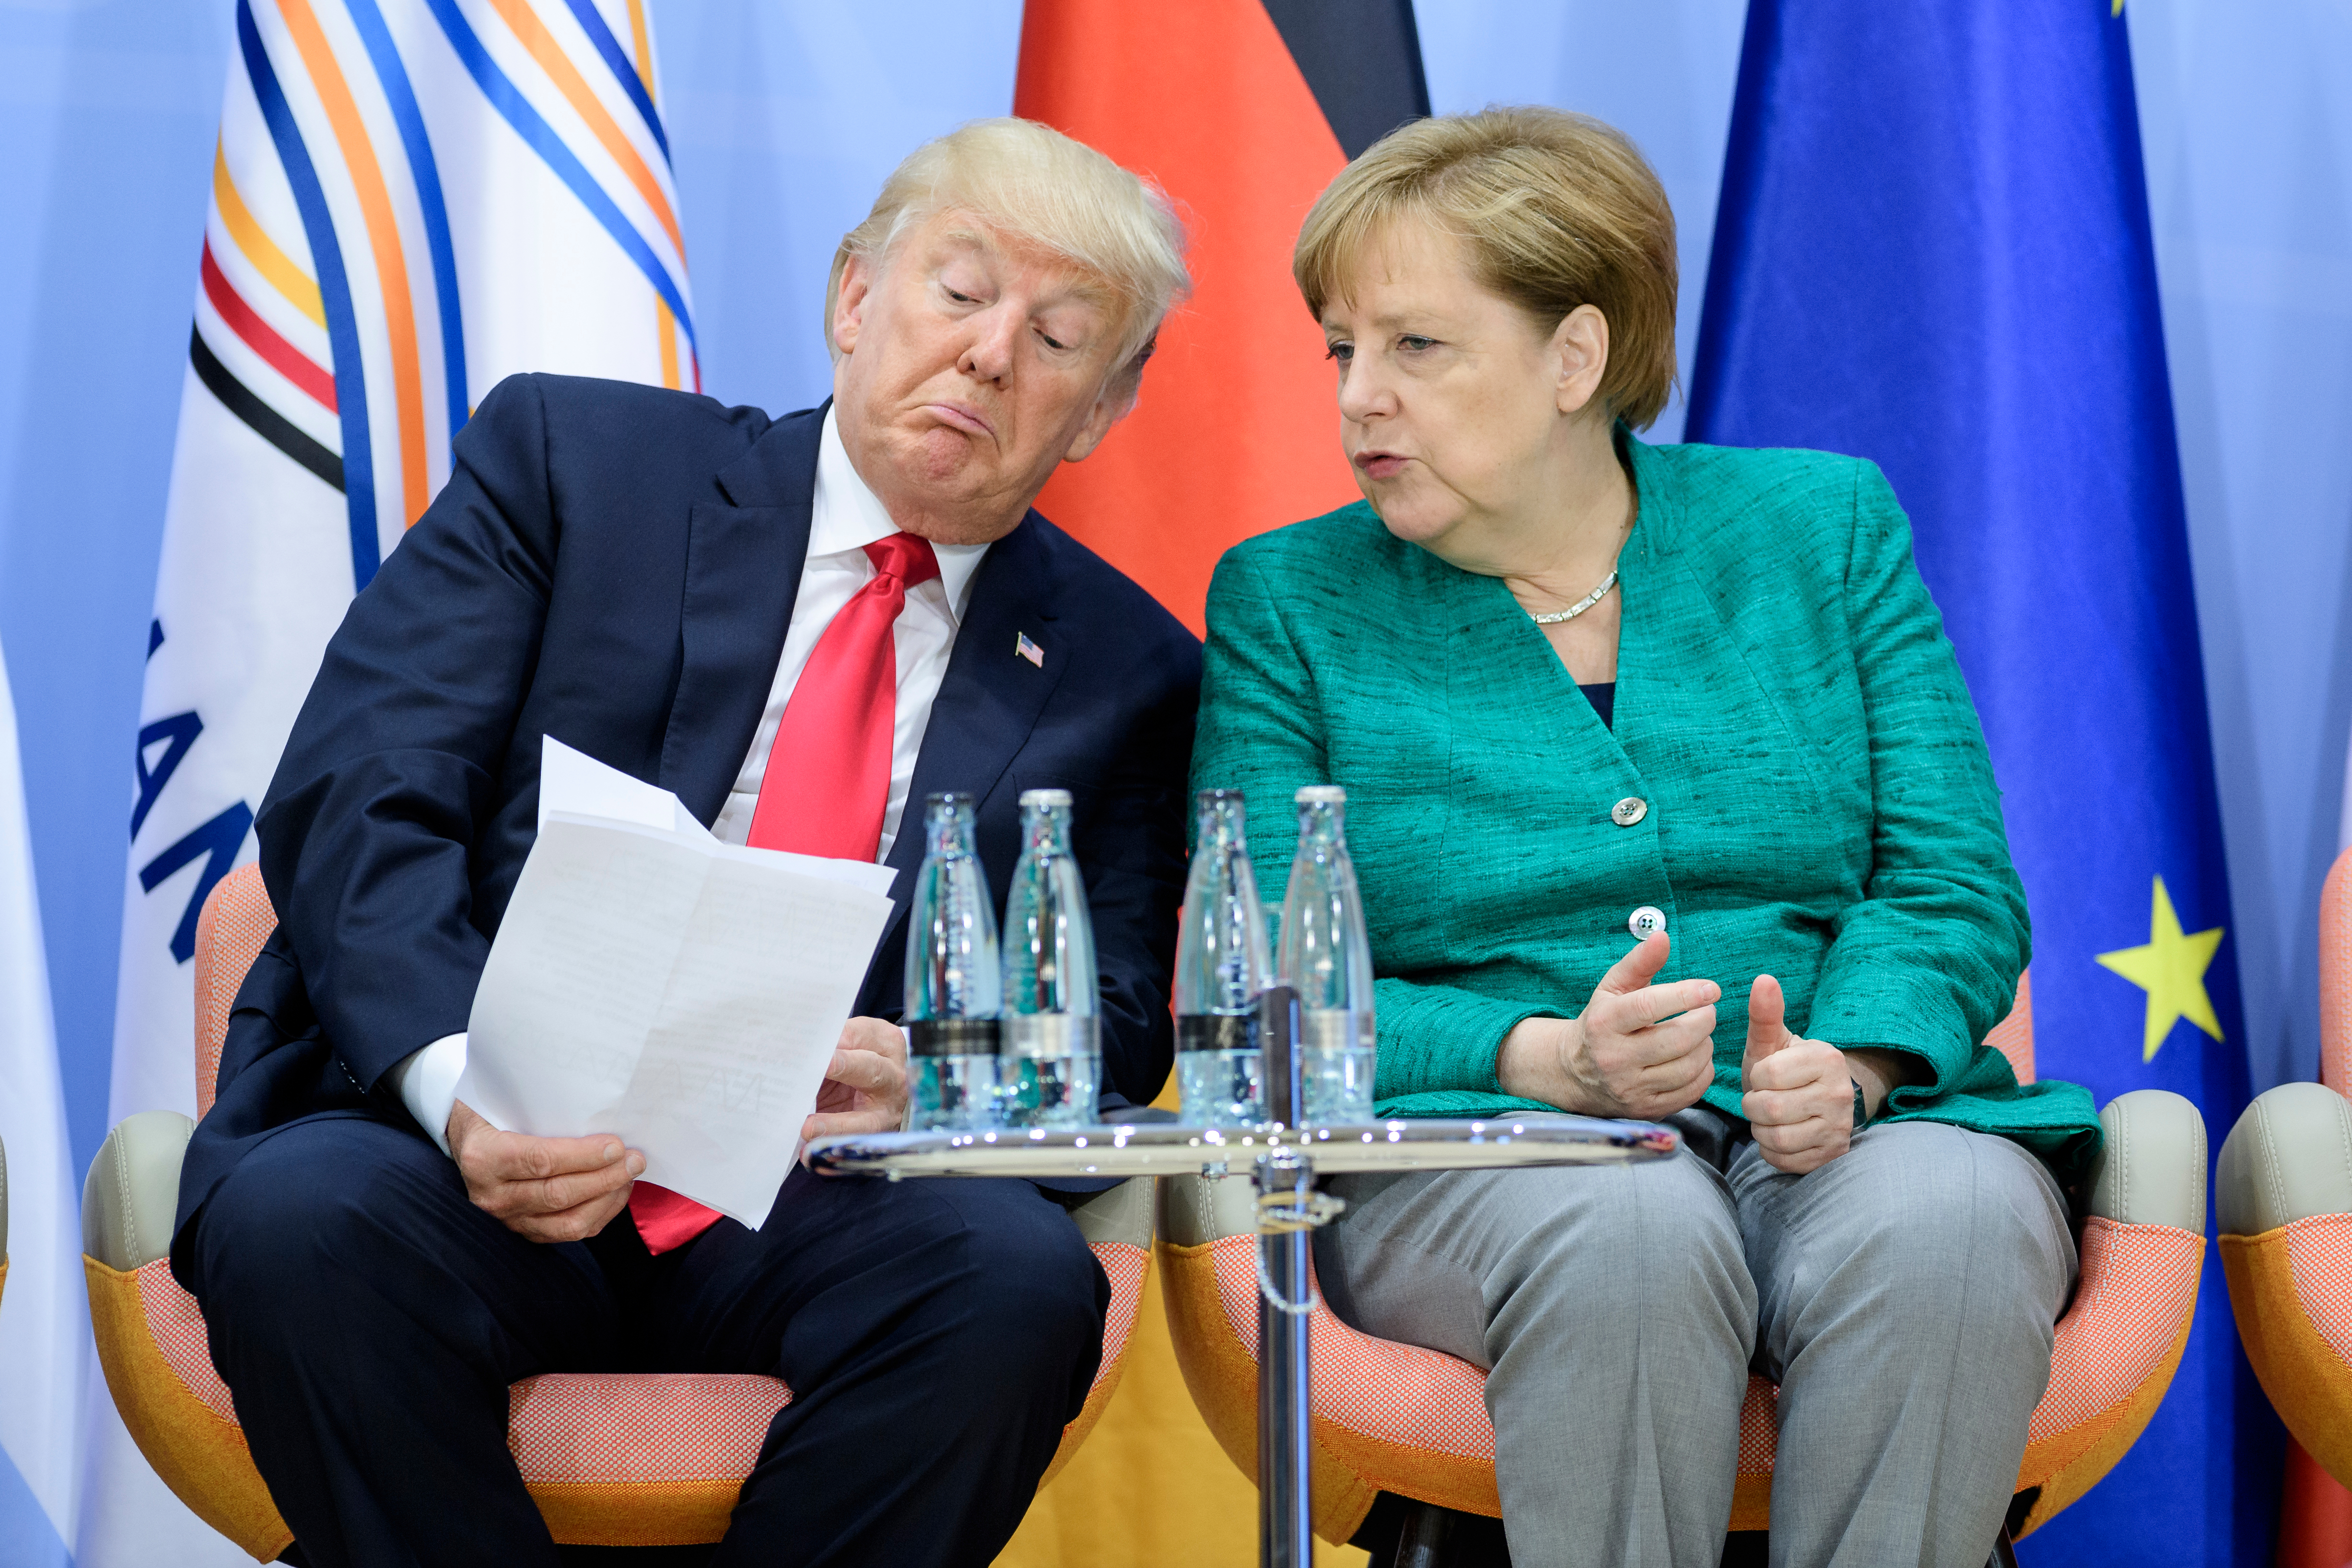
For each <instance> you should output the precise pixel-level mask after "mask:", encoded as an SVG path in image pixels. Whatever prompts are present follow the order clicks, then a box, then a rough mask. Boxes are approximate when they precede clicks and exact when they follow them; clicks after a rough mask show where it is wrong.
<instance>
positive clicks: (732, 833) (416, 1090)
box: [391, 409, 988, 1154]
mask: <svg viewBox="0 0 2352 1568" xmlns="http://www.w3.org/2000/svg"><path fill="white" fill-rule="evenodd" d="M896 532H898V524H897V523H895V522H893V521H890V514H889V512H888V511H887V510H885V509H884V507H883V505H882V502H881V500H880V499H879V498H878V497H877V496H876V495H875V493H874V492H873V491H872V490H871V489H867V488H866V481H865V480H864V479H860V478H858V475H857V469H856V468H855V467H854V466H853V465H852V464H851V462H850V460H849V451H848V448H846V447H844V446H843V445H842V444H841V432H840V430H839V429H838V428H837V426H836V425H835V415H834V412H833V411H832V410H831V409H827V410H826V411H825V416H824V436H823V437H821V439H820V441H819V444H818V447H817V458H816V493H815V495H814V498H813V499H812V502H811V506H810V515H809V542H808V559H807V560H806V561H805V562H803V563H802V566H801V581H800V590H799V592H798V593H797V594H796V595H794V596H793V619H792V625H791V626H790V627H789V628H787V630H786V631H785V633H784V651H783V657H782V658H779V659H778V660H777V661H776V678H775V679H774V680H773V681H772V682H771V683H770V685H769V687H768V705H767V708H766V709H765V710H763V711H762V712H761V715H760V727H759V728H758V729H757V730H755V731H752V733H751V750H750V751H749V752H746V753H745V754H744V757H743V766H742V768H741V769H740V771H739V772H738V773H736V775H735V783H734V784H733V786H732V787H731V788H730V790H729V791H728V793H727V804H726V805H722V806H720V807H719V817H718V820H717V821H715V822H713V823H712V824H711V825H710V831H711V832H712V833H713V834H714V835H716V836H717V837H719V838H721V839H724V840H725V841H726V842H728V843H730V844H740V843H742V842H743V841H744V840H745V838H746V837H748V836H749V835H750V833H751V812H752V808H753V807H754V806H755V805H757V804H758V802H759V798H760V781H761V778H763V777H764V776H765V775H766V773H767V771H768V748H769V747H771V746H772V745H774V744H775V741H776V728H777V726H778V725H779V724H781V723H782V722H783V717H784V705H785V704H786V703H787V702H790V701H791V700H792V696H793V688H794V687H796V686H798V685H799V684H800V679H801V671H802V670H803V669H805V668H807V667H808V661H809V655H810V654H811V653H813V652H814V651H815V649H816V645H817V640H818V639H819V638H820V637H824V632H825V628H826V627H828V626H832V625H833V618H834V616H836V615H839V614H840V613H841V610H842V608H843V606H845V605H847V604H848V603H849V601H850V600H851V599H852V598H854V597H855V596H856V594H857V591H858V590H859V589H861V588H863V587H865V586H866V584H867V583H869V582H871V581H872V580H873V578H874V563H873V561H872V560H871V559H870V558H869V557H868V556H867V555H866V546H867V545H869V544H871V543H873V542H875V541H876V540H877V539H884V538H887V537H888V536H889V535H891V534H893V533H896ZM931 552H932V553H933V554H935V555H936V556H938V557H939V563H940V574H939V575H938V576H937V577H934V578H932V579H931V580H930V581H929V582H928V583H922V584H918V585H916V586H915V587H913V588H911V589H909V590H908V594H907V607H906V609H904V610H903V611H901V612H900V613H899V616H898V624H897V626H895V627H894V628H893V631H892V643H893V647H894V648H895V650H896V652H897V654H898V721H897V724H896V726H895V728H894V730H893V731H892V734H891V738H890V798H889V800H888V801H887V803H886V804H885V805H884V806H883V808H882V841H881V843H880V844H879V845H878V846H877V847H876V848H875V851H874V858H875V859H876V860H877V862H878V861H882V860H887V859H888V858H889V857H890V847H891V845H893V844H894V843H896V842H897V841H898V833H899V830H900V828H901V827H902V826H904V825H905V818H906V812H907V793H908V788H909V787H910V786H911V785H912V784H913V782H914V777H915V758H916V757H917V755H918V754H919V753H920V752H921V751H922V749H923V731H924V730H925V729H926V728H927V727H928V726H929V723H930V721H931V705H932V703H933V702H935V701H937V700H938V699H939V694H940V681H941V680H942V679H945V678H946V676H947V672H948V656H949V655H950V653H951V652H953V651H954V648H955V636H956V627H957V626H959V625H960V624H961V621H962V618H963V613H964V610H965V607H966V606H967V605H969V604H970V602H971V580H972V578H973V576H974V575H975V574H977V573H978V572H979V570H980V562H981V557H982V556H983V555H986V554H987V553H988V546H987V545H985V544H934V545H932V546H931ZM914 831H916V832H921V831H922V825H921V823H920V822H918V823H917V824H916V825H915V827H914ZM465 1070H466V1037H465V1036H464V1035H462V1034H459V1035H445V1036H443V1037H441V1038H440V1039H437V1040H436V1041H434V1042H433V1043H432V1044H431V1045H429V1046H426V1047H424V1048H423V1049H421V1050H418V1051H415V1052H413V1053H411V1054H410V1055H408V1056H406V1057H404V1058H401V1059H400V1060H399V1061H398V1062H395V1063H394V1064H393V1068H392V1072H391V1078H392V1081H393V1085H394V1088H395V1089H397V1090H398V1091H399V1094H400V1099H401V1102H402V1103H403V1104H404V1105H405V1106H407V1107H408V1113H409V1114H410V1115H411V1116H414V1117H415V1118H416V1123H417V1125H418V1126H420V1127H422V1128H424V1129H425V1131H426V1132H428V1133H430V1134H431V1135H432V1137H433V1141H434V1142H436V1143H438V1144H439V1145H440V1146H441V1152H443V1153H445V1154H446V1153H447V1152H449V1142H448V1136H449V1135H448V1124H449V1111H450V1108H451V1107H452V1106H453V1105H455V1104H456V1103H457V1078H458V1075H459V1074H461V1073H463V1072H464V1071H465Z"/></svg>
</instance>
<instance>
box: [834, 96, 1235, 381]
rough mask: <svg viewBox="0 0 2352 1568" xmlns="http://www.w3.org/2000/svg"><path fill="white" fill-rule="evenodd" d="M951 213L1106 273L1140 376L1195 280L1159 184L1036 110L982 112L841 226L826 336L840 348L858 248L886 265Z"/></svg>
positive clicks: (1124, 357)
mask: <svg viewBox="0 0 2352 1568" xmlns="http://www.w3.org/2000/svg"><path fill="white" fill-rule="evenodd" d="M943 212H961V213H969V214H971V216H973V217H974V218H976V219H978V220H980V221H981V222H982V223H983V224H985V225H987V226H989V227H990V228H992V229H993V230H994V231H995V232H996V233H997V234H998V235H1000V236H1001V237H1003V238H1005V239H1008V240H1011V241H1013V243H1015V244H1026V245H1031V246H1035V247H1040V248H1042V249H1045V250H1047V251H1050V252H1052V253H1053V254H1055V255H1056V256H1059V257H1062V258H1066V260H1068V261H1070V262H1071V263H1072V264H1074V265H1075V266H1076V267H1078V268H1081V269H1082V270H1084V271H1086V272H1087V273H1090V274H1092V275H1093V276H1094V277H1095V278H1097V279H1100V280H1101V282H1102V283H1103V284H1104V285H1105V286H1106V287H1107V288H1108V290H1109V292H1110V295H1111V297H1112V300H1113V302H1115V303H1116V304H1118V306H1119V307H1120V308H1121V310H1122V312H1123V315H1122V321H1123V324H1124V326H1125V329H1126V330H1125V332H1124V333H1123V335H1122V339H1121V342H1120V343H1119V351H1118V355H1117V357H1116V358H1115V359H1114V361H1113V363H1116V364H1118V365H1119V366H1120V370H1121V374H1125V375H1128V376H1129V377H1132V376H1136V375H1140V374H1142V371H1143V362H1144V361H1145V360H1147V359H1150V357H1151V350H1152V347H1153V344H1154V341H1155V339H1156V338H1157V336H1158V333H1159V331H1160V321H1161V319H1162V318H1164V317H1165V316H1166V315H1167V314H1168V311H1169V310H1170V309H1171V307H1172V306H1174V305H1175V304H1176V302H1177V301H1178V300H1181V299H1182V298H1183V297H1184V295H1185V294H1187V293H1188V292H1190V291H1191V289H1192V276H1191V274H1189V273H1188V272H1187V271H1186V270H1185V268H1184V227H1183V225H1182V224H1181V222H1180V221H1179V220H1178V218H1177V216H1176V209H1175V206H1174V205H1173V204H1172V203H1171V202H1170V201H1169V199H1168V196H1167V194H1166V193H1165V192H1163V191H1162V190H1160V187H1159V186H1158V185H1156V184H1152V183H1151V182H1150V180H1147V179H1145V178H1143V177H1142V176H1140V175H1139V174H1133V173H1131V172H1129V170H1126V169H1123V168H1121V167H1119V165H1118V164H1117V163H1113V162H1111V160H1109V159H1108V158H1106V157H1105V156H1103V155H1102V154H1101V153H1097V152H1096V151H1095V150H1094V149H1093V148H1091V147H1089V146H1087V144H1086V143H1085V142H1078V141H1076V140H1073V139H1072V138H1070V137H1067V136H1065V135H1063V134H1062V133H1061V132H1058V131H1055V129H1053V128H1052V127H1051V126H1047V125H1040V124H1038V123H1037V122H1036V121H1034V120H1013V119H1009V118H1008V119H998V120H975V121H971V123H970V124H969V125H964V126H961V127H959V128H958V129H956V130H954V131H950V132H948V133H947V134H946V135H945V136H941V137H940V138H938V139H937V140H935V141H930V142H924V143H923V144H922V145H921V146H920V147H918V148H916V149H915V150H914V151H913V152H912V153H908V155H907V158H906V161H905V162H903V163H900V164H899V165H898V167H897V168H896V169H893V170H892V171H891V172H890V177H889V178H888V179H887V180H885V181H883V182H882V191H881V194H880V195H877V196H876V197H875V198H874V210H873V211H871V212H869V213H867V214H866V221H865V222H863V223H861V224H859V225H858V226H856V228H853V229H851V230H850V231H849V232H848V233H847V234H845V235H844V236H842V237H841V247H840V248H839V249H837V250H835V252H834V256H833V276H832V277H831V278H830V279H828V280H827V281H826V283H825V289H824V341H825V344H826V346H827V347H828V348H830V349H831V350H832V351H833V355H834V357H835V359H839V358H840V357H841V351H840V348H839V347H838V346H837V345H835V343H834V341H833V315H834V308H835V304H836V302H837V301H838V300H840V298H841V279H842V275H843V273H844V272H845V271H846V270H847V268H848V266H849V258H851V257H853V256H855V257H859V258H863V259H865V260H866V262H867V263H868V264H869V265H871V266H874V267H876V268H879V267H881V266H883V265H885V264H887V261H888V260H889V257H890V253H891V251H892V249H893V248H894V247H896V246H897V245H898V241H899V240H900V239H902V238H903V237H906V235H907V234H908V233H909V232H910V231H912V230H913V229H915V228H917V227H919V226H921V225H922V224H924V223H926V222H928V221H929V219H931V218H933V217H936V216H939V215H940V213H943Z"/></svg>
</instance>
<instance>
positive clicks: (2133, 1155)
mask: <svg viewBox="0 0 2352 1568" xmlns="http://www.w3.org/2000/svg"><path fill="white" fill-rule="evenodd" d="M2099 1123H2100V1125H2101V1127H2102V1128H2104V1129H2105V1133H2106V1138H2105V1142H2104V1143H2103V1144H2102V1146H2101V1148H2100V1150H2099V1161H2098V1164H2097V1165H2096V1167H2095V1170H2094V1173H2093V1176H2092V1181H2091V1213H2092V1214H2093V1215H2095V1216H2096V1217H2098V1218H2100V1219H2109V1220H2113V1221H2115V1222H2116V1224H2118V1225H2168V1226H2172V1227H2173V1228H2174V1229H2176V1230H2185V1231H2187V1232H2189V1234H2190V1235H2191V1236H2199V1237H2201V1236H2203V1235H2204V1234H2205V1169H2206V1167H2205V1119H2204V1118H2203V1117H2202V1116H2200V1115H2199V1114H2198V1111H2197V1107H2196V1106H2195V1105H2194V1104H2192V1103H2191V1102H2190V1101H2189V1100H2185V1099H2183V1098H2182V1097H2181V1096H2179V1095H2177V1094H2174V1093H2172V1092H2171V1091H2169V1090H2168V1089H2133V1090H2132V1091H2131V1092H2130V1093H2128V1094H2119V1095H2117V1096H2116V1097H2115V1099H2113V1100H2109V1101H2107V1103H2106V1105H2105V1108H2104V1109H2103V1110H2100V1112H2099ZM2225 1158H2226V1156H2225Z"/></svg>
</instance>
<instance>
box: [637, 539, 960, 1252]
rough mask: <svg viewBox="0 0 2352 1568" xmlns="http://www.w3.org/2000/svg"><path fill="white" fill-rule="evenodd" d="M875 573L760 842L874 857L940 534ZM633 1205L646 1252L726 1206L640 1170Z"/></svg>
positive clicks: (789, 723) (890, 556) (675, 1241)
mask: <svg viewBox="0 0 2352 1568" xmlns="http://www.w3.org/2000/svg"><path fill="white" fill-rule="evenodd" d="M866 558H867V559H868V560H870V561H872V562H873V563H874V576H873V579H872V580H871V581H869V582H868V583H867V584H866V585H865V586H864V587H863V588H860V589H859V590H858V591H857V592H856V595H854V596H852V597H851V599H850V601H849V603H847V604H846V605H843V606H842V607H841V610H840V613H839V614H837V615H835V616H834V617H833V624H832V625H831V626H827V627H825V628H824V636H823V637H819V638H817V641H816V647H814V649H813V650H811V652H810V654H809V660H808V665H807V667H806V668H803V670H802V671H801V678H800V679H799V681H798V682H797V683H795V684H794V686H793V695H792V700H790V701H788V702H786V703H785V704H784V716H783V720H782V722H780V723H779V724H777V726H776V741H775V744H773V745H772V746H770V747H769V748H768V765H767V768H766V770H765V771H764V772H763V773H761V775H760V798H759V801H758V803H757V804H756V805H753V806H752V808H751V834H750V842H751V845H752V847H755V848H760V849H790V850H793V851H795V852H796V853H799V854H802V855H824V856H828V857H831V858H835V859H840V860H871V859H873V858H874V851H875V850H876V848H877V847H879V846H880V845H881V842H882V812H883V808H884V807H886V806H887V805H889V803H890V750H891V738H892V732H893V731H895V730H896V729H897V727H898V646H897V643H896V641H895V640H894V638H893V636H892V633H893V629H894V628H895V627H896V626H898V613H899V612H900V611H901V610H904V609H905V608H906V607H907V590H908V589H909V588H912V587H914V586H915V585H917V584H921V583H928V582H929V581H930V580H931V579H932V578H934V577H936V576H938V575H939V574H940V562H939V557H938V556H936V555H934V554H932V553H931V545H930V541H929V540H927V539H921V538H918V537H917V536H916V535H914V534H911V533H893V534H891V535H889V536H888V537H887V538H884V539H877V540H876V541H875V542H873V543H871V544H869V545H867V546H866ZM629 1214H630V1215H631V1217H633V1218H634V1219H635V1221H636V1222H637V1234H638V1235H639V1236H641V1237H644V1238H645V1243H646V1251H648V1252H655V1253H661V1252H667V1251H668V1250H669V1249H670V1248H672V1247H683V1246H685V1245H686V1244H687V1243H688V1242H689V1241H692V1240H693V1239H694V1238H695V1237H698V1236H700V1235H701V1234H702V1233H703V1232H704V1231H706V1230H709V1228H710V1227H711V1226H713V1225H715V1224H717V1223H718V1221H719V1211H718V1210H716V1209H709V1208H705V1207H703V1205H700V1204H698V1203H696V1202H695V1201H694V1200H693V1199H691V1198H684V1197H680V1196H679V1195H678V1194H676V1193H674V1192H671V1191H670V1190H669V1189H668V1188H667V1187H659V1186H656V1185H654V1184H652V1183H651V1182H639V1183H638V1184H636V1186H635V1188H634V1189H633V1190H632V1191H631V1192H630V1194H629Z"/></svg>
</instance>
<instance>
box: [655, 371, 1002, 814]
mask: <svg viewBox="0 0 2352 1568" xmlns="http://www.w3.org/2000/svg"><path fill="white" fill-rule="evenodd" d="M823 434H824V408H822V407H820V408H817V409H814V410H812V411H810V412H807V413H802V414H794V415H792V416H787V417H786V418H783V419H780V420H778V421H777V422H776V423H775V424H774V425H773V426H770V428H769V429H768V431H767V433H766V434H765V435H763V436H761V437H760V439H759V440H758V441H756V442H754V443H753V444H752V447H751V450H750V451H748V452H746V453H745V454H744V455H743V456H742V457H741V458H738V459H737V460H736V461H735V462H733V463H731V464H730V465H729V466H728V467H726V468H722V469H720V470H719V489H721V490H722V491H724V492H725V493H726V495H727V497H728V500H730V501H731V502H733V503H734V504H732V505H728V504H724V503H721V502H719V501H704V502H701V503H699V504H698V505H697V506H696V507H695V508H694V510H693V513H692V517H691V521H690V522H689V524H688V538H687V562H686V596H685V601H684V604H683V605H682V606H681V607H680V612H679V628H678V635H679V639H680V642H681V644H682V646H683V661H682V663H681V665H680V668H679V670H678V678H677V696H676V697H675V698H674V699H673V700H671V702H670V710H669V727H668V729H667V731H665V733H664V734H663V737H662V755H661V783H662V784H663V785H664V787H666V788H667V789H669V790H670V791H672V792H673V793H675V794H676V795H677V797H678V799H679V800H681V801H683V802H684V803H685V804H686V808H687V809H688V811H691V812H693V813H694V815H695V816H698V817H699V818H700V819H701V820H702V822H703V823H704V825H705V826H708V825H709V823H710V822H711V821H712V820H713V819H715V818H716V817H717V816H718V815H719V808H720V807H721V806H723V805H726V804H727V791H728V788H729V786H730V785H731V784H733V783H734V781H735V775H736V774H737V773H739V772H740V771H741V768H742V765H743V754H744V752H746V751H748V750H749V749H750V747H751V737H752V735H753V734H754V733H755V732H756V731H758V729H759V727H760V715H761V711H762V710H764V709H765V708H766V707H767V703H768V690H769V688H770V687H772V685H774V683H775V679H776V661H777V660H778V659H779V658H782V655H783V648H784V632H785V628H786V627H787V626H790V624H791V622H792V616H793V599H794V598H795V597H796V596H797V595H798V594H799V592H800V580H801V568H802V566H803V564H804V563H806V561H807V558H808V540H809V513H810V505H811V502H812V500H813V498H814V494H815V491H816V453H817V442H818V439H819V437H821V436H822V435H823ZM991 553H993V552H991Z"/></svg>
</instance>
